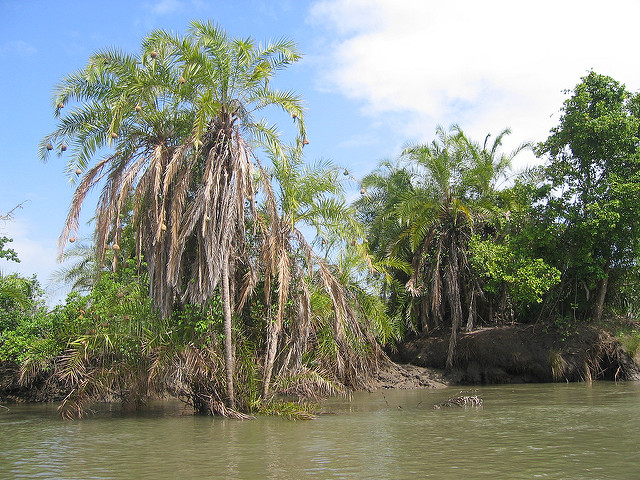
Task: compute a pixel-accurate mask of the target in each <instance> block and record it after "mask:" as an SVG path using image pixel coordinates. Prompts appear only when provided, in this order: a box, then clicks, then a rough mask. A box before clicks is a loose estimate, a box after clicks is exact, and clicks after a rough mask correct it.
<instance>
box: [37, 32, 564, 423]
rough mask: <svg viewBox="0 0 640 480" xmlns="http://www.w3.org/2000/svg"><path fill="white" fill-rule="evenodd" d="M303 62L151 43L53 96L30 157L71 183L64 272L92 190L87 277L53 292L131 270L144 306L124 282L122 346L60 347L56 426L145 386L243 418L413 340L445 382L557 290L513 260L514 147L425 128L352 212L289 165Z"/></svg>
mask: <svg viewBox="0 0 640 480" xmlns="http://www.w3.org/2000/svg"><path fill="white" fill-rule="evenodd" d="M299 58H300V54H299V53H298V51H297V49H296V46H295V44H294V43H293V42H291V41H288V40H279V41H277V42H274V43H270V44H267V45H265V46H262V45H257V44H256V43H255V42H254V41H253V40H252V39H235V38H230V37H229V36H228V35H227V34H226V33H225V32H224V31H223V30H222V29H221V28H220V27H218V26H216V25H214V24H211V23H202V22H193V23H192V25H191V28H190V29H189V31H188V32H187V34H185V35H184V36H177V35H173V34H170V33H167V32H165V31H162V30H158V31H154V32H152V33H150V34H149V35H148V36H147V37H146V38H145V39H144V41H143V42H142V48H141V51H140V53H139V54H138V55H130V54H127V53H124V52H121V51H118V50H114V49H112V50H103V51H100V52H98V53H96V54H95V55H93V56H92V57H91V58H90V59H89V63H88V64H87V65H86V67H84V68H83V69H81V70H79V71H77V72H75V73H73V74H71V75H69V76H67V77H66V78H64V79H63V80H62V82H61V83H60V85H58V87H57V89H56V93H55V98H54V111H55V114H56V115H57V116H58V123H57V127H56V129H55V130H54V131H53V132H52V133H51V134H50V135H48V136H46V137H45V138H44V139H43V140H42V142H41V145H40V149H41V152H42V158H43V159H47V158H48V157H49V156H50V155H51V152H57V153H58V154H59V155H64V156H65V158H66V159H67V173H68V175H69V176H70V177H71V178H72V179H73V180H74V181H76V182H77V188H76V191H75V194H74V196H73V199H72V202H71V206H70V208H69V213H68V217H67V221H66V224H65V227H64V229H63V232H62V235H61V237H60V240H59V248H60V255H61V256H63V255H69V252H67V253H66V254H65V252H64V249H65V246H67V244H68V243H69V242H71V243H73V242H75V241H76V240H77V236H78V222H79V216H80V210H81V207H82V205H83V203H84V202H85V200H86V198H87V195H88V194H89V192H90V191H91V190H92V189H94V188H97V187H100V189H101V190H100V194H99V199H98V204H97V209H96V212H95V217H94V219H93V222H94V224H95V231H94V234H93V238H92V244H91V246H89V247H88V246H87V245H85V244H83V243H81V242H78V243H77V244H75V247H74V248H72V249H71V252H72V253H73V252H75V253H78V252H80V253H82V255H81V256H80V257H81V259H84V260H83V262H85V263H81V264H78V266H79V267H80V268H77V269H72V270H69V271H67V272H66V276H67V278H69V279H72V280H73V281H74V282H75V284H76V286H77V287H78V288H85V289H92V288H95V286H96V285H97V284H99V283H100V281H101V280H100V279H101V278H103V275H104V274H105V272H118V271H119V270H120V271H122V268H123V266H129V267H131V266H132V265H133V266H135V270H136V271H137V273H136V274H135V282H137V283H140V284H141V285H145V286H146V287H145V288H148V298H149V299H150V304H149V305H147V303H145V301H144V297H145V292H142V291H141V290H140V289H139V288H137V287H136V289H134V290H135V298H134V299H133V300H132V301H131V302H130V305H129V306H128V307H127V306H126V305H124V304H123V300H122V297H123V296H124V297H125V298H126V294H123V293H122V292H123V291H124V290H127V288H126V281H125V283H122V282H123V278H125V277H126V275H125V277H123V276H120V277H119V278H118V279H117V282H116V284H113V283H112V284H109V285H110V287H109V288H110V290H109V291H110V292H112V293H111V294H110V295H111V297H109V298H113V300H110V301H113V302H115V304H118V305H120V304H123V305H124V306H122V307H117V308H116V307H114V311H113V312H108V313H104V314H102V315H103V316H104V315H107V316H108V318H109V320H108V321H106V322H102V320H101V324H103V325H107V326H108V328H112V327H109V325H111V326H113V325H119V327H118V328H121V330H119V331H118V333H117V335H114V334H113V332H111V333H110V334H107V333H105V332H104V331H103V332H101V331H100V330H99V329H98V328H91V329H90V331H89V332H84V333H83V334H82V335H81V337H79V338H77V339H76V340H75V341H70V342H69V349H68V350H67V351H66V353H65V354H64V355H63V356H62V357H61V361H60V362H58V363H59V365H61V367H60V371H61V372H62V374H61V375H62V376H63V377H64V379H66V380H68V381H69V382H70V383H71V384H72V385H73V386H74V388H75V390H74V391H73V392H72V394H70V396H69V397H68V402H67V404H68V405H67V407H68V410H69V411H73V412H78V413H79V412H81V406H82V405H81V403H82V402H84V401H85V400H88V399H89V398H90V397H91V395H94V396H95V395H97V393H98V392H100V391H103V390H104V389H102V390H101V389H100V388H99V387H100V385H102V386H105V388H106V389H108V390H113V389H114V388H115V387H114V385H119V386H118V388H119V389H120V390H121V391H122V392H124V393H122V395H124V396H127V398H129V397H131V392H133V391H142V392H148V391H149V386H150V385H154V388H153V389H152V390H155V391H158V392H161V391H162V390H163V389H164V390H167V391H171V392H173V393H177V394H179V395H182V396H187V397H189V398H190V401H191V403H192V404H193V405H194V407H196V408H197V409H198V410H200V411H203V412H209V413H214V414H222V415H231V416H240V415H241V414H240V413H239V412H240V411H250V410H251V409H252V408H253V407H254V406H255V405H256V404H263V405H264V404H265V402H267V401H268V400H269V399H271V398H273V396H274V394H275V393H279V392H280V393H282V392H285V393H295V394H307V395H309V394H314V392H318V391H324V392H334V391H337V390H338V389H339V388H340V385H347V386H363V385H364V384H366V383H367V381H368V379H369V378H370V376H371V373H372V372H373V371H375V368H376V364H377V362H378V361H379V359H380V358H381V356H382V353H381V352H382V351H381V348H380V344H384V343H387V342H389V341H393V340H400V339H401V338H402V337H403V335H404V334H405V333H406V332H407V331H408V330H412V331H415V332H420V333H422V332H429V331H432V330H437V329H444V328H447V329H449V332H450V337H449V338H450V340H449V350H448V358H447V366H449V367H451V366H452V365H453V363H454V353H455V347H456V341H457V334H458V331H459V330H460V329H461V328H462V327H463V326H465V325H466V328H467V329H469V330H470V329H472V328H474V326H475V325H477V324H478V323H482V322H485V323H487V322H492V321H494V320H496V319H500V318H501V319H504V318H506V317H508V316H509V315H510V312H511V315H513V313H512V310H513V299H514V298H516V297H517V292H518V291H524V292H528V293H527V295H528V296H527V295H524V294H523V298H525V297H526V298H525V300H527V301H539V297H540V295H541V294H542V293H543V291H545V289H548V288H549V286H550V285H552V284H553V283H554V282H556V281H557V279H556V276H555V274H554V272H553V271H552V269H551V268H550V267H548V266H546V265H545V264H544V262H542V261H541V260H540V259H536V258H533V257H531V258H530V257H529V256H528V255H527V254H526V253H525V254H522V255H515V254H514V251H515V250H516V248H515V247H514V245H511V244H510V243H509V242H510V240H509V238H510V232H512V231H513V229H514V228H516V226H515V225H516V224H515V223H514V222H513V220H514V219H515V218H516V217H517V216H518V212H520V211H522V210H526V208H528V207H529V206H530V204H529V203H527V202H528V199H524V200H523V198H519V197H518V195H516V194H514V191H515V190H514V188H511V187H510V188H503V187H504V185H503V184H502V183H503V182H507V181H508V180H509V175H510V167H511V162H512V160H513V158H514V156H515V155H517V154H518V153H520V152H521V151H522V150H523V149H525V148H527V147H528V145H521V146H520V147H518V148H517V149H515V150H514V151H513V152H510V153H508V154H505V153H503V152H502V150H501V147H502V142H503V139H504V136H505V135H507V134H509V130H504V131H503V132H501V133H500V134H499V135H498V136H497V137H495V138H492V137H491V136H490V135H488V136H487V137H486V138H485V140H484V142H483V143H477V142H474V141H472V140H471V139H469V138H468V137H467V136H466V135H465V134H464V133H463V132H462V130H461V129H459V128H458V127H452V128H451V129H450V130H449V131H446V130H444V129H443V128H439V129H438V131H437V138H436V140H434V141H433V142H432V143H430V144H419V145H413V146H410V147H407V148H406V149H405V150H404V151H403V152H402V154H401V155H400V157H399V158H398V161H397V162H396V163H390V162H385V163H382V164H381V165H380V166H379V167H378V169H377V170H376V171H374V172H373V173H372V174H370V175H368V176H366V177H365V178H364V179H363V180H362V185H361V187H362V190H361V193H362V196H361V198H360V199H359V200H358V201H356V202H355V203H354V204H353V205H349V204H347V203H346V201H345V185H344V182H345V180H344V179H345V178H347V177H348V175H347V176H344V175H341V173H343V171H342V170H341V169H340V168H338V167H337V166H336V165H334V164H332V163H331V162H326V161H325V162H317V163H316V164H311V163H309V162H308V161H306V160H305V159H304V158H303V148H304V146H305V145H306V144H308V140H307V138H306V130H305V122H304V109H303V106H302V101H301V99H300V97H298V96H297V95H296V94H295V93H293V92H290V91H280V90H276V89H274V88H273V87H272V79H273V77H274V76H275V74H276V73H277V72H278V71H280V70H282V69H284V68H286V67H288V66H289V65H291V64H293V63H295V62H296V61H297V60H298V59H299ZM268 110H275V111H276V112H277V111H280V112H284V113H285V114H286V115H287V116H288V117H289V118H290V119H291V120H292V122H293V125H294V126H295V132H296V133H295V138H294V139H293V141H291V142H289V143H285V142H283V141H282V137H281V135H280V133H279V131H278V130H277V128H276V126H275V125H272V124H270V123H268V122H267V121H265V120H264V119H263V118H262V117H261V116H260V115H262V113H263V112H264V113H266V112H267V111H268ZM507 183H508V182H507ZM516 184H517V182H516ZM510 185H512V186H513V185H514V183H513V182H512V183H511V184H510ZM512 216H513V217H514V218H513V219H512ZM88 248H89V249H91V250H92V252H93V253H92V255H91V256H90V260H89V262H88V263H87V262H86V259H87V258H88V256H87V254H86V252H87V249H88ZM81 250H82V251H81ZM83 252H84V253H83ZM516 257H517V258H516ZM541 262H542V263H541ZM88 265H89V266H90V268H89V269H87V266H88ZM87 271H89V272H90V274H89V275H86V272H87ZM82 272H85V273H84V274H83V273H82ZM141 272H143V273H141ZM131 278H133V277H131ZM131 278H129V280H127V281H131ZM538 278H546V279H548V280H546V281H545V282H546V283H544V284H539V282H538V283H535V282H534V280H537V279H538ZM118 282H119V283H118ZM492 282H493V283H492ZM114 285H116V286H115V287H114ZM123 285H124V286H123ZM531 285H533V286H531ZM101 288H102V287H101ZM518 289H520V290H518ZM114 292H115V293H114ZM95 298H96V299H97V298H98V297H95ZM132 298H133V297H132ZM100 302H101V300H100V301H99V300H95V304H96V305H98V304H100ZM89 303H91V302H89ZM125 303H126V302H125ZM131 305H137V306H138V307H136V308H138V309H139V310H140V311H142V312H143V313H144V314H143V315H142V316H138V317H136V314H135V309H133V310H132V307H131ZM148 307H149V308H148ZM83 308H84V307H83ZM87 308H89V307H87ZM118 308H121V310H122V311H121V312H120V310H118ZM95 310H96V308H94V309H93V310H92V311H95ZM83 311H84V310H83ZM114 312H116V313H114ZM117 312H120V313H117ZM101 318H102V317H101ZM115 318H118V319H119V320H118V321H115ZM136 322H137V323H136ZM134 324H135V325H137V326H136V327H135V328H133V327H132V325H134ZM185 324H186V327H185ZM122 328H124V329H125V330H124V331H127V332H134V333H136V334H138V333H139V337H138V338H139V341H138V344H139V348H138V352H137V353H136V354H135V355H134V354H133V353H132V350H131V344H132V343H131V342H129V343H128V344H127V347H126V349H121V350H122V351H121V352H120V353H119V354H118V355H114V350H117V349H116V348H115V347H114V342H116V343H117V341H116V340H114V339H118V338H125V337H126V335H123V330H122ZM176 332H182V333H179V334H178V333H176ZM184 332H190V333H189V334H188V335H187V334H185V333H184ZM98 337H99V339H98ZM105 339H108V340H105ZM134 343H135V342H134ZM90 345H94V346H96V347H95V348H94V350H93V352H92V351H91V349H90V348H89V347H88V346H90ZM122 352H125V353H122ZM239 352H240V353H239ZM114 361H117V362H120V363H121V364H123V365H127V367H126V368H125V369H124V370H123V369H120V370H119V369H118V368H113V367H112V366H111V365H110V364H109V362H112V363H113V362H114ZM91 372H93V373H91ZM114 375H115V376H119V377H118V378H120V379H122V378H127V379H128V380H127V381H125V382H122V381H121V380H116V379H115V378H116V377H115V376H114ZM160 379H161V380H162V381H160ZM172 382H173V383H172ZM132 385H137V386H138V387H136V388H133V387H132ZM141 385H146V386H147V387H145V388H142V387H140V386H141ZM238 385H239V387H238ZM236 387H238V388H236ZM238 389H239V390H240V393H239V394H238ZM74 392H75V393H74ZM87 392H93V393H92V394H91V395H89V394H87Z"/></svg>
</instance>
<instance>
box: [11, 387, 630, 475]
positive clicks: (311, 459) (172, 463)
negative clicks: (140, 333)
mask: <svg viewBox="0 0 640 480" xmlns="http://www.w3.org/2000/svg"><path fill="white" fill-rule="evenodd" d="M460 390H461V388H460V387H449V388H446V389H442V390H404V391H403V390H386V391H379V392H374V393H363V392H358V393H355V394H354V395H353V396H352V397H351V398H350V399H344V398H343V399H335V398H334V399H330V400H328V401H326V402H325V403H323V412H325V413H326V414H323V415H319V416H318V418H316V419H315V420H308V421H290V420H286V419H283V418H276V417H262V418H258V419H256V420H249V421H234V420H226V419H221V418H211V417H194V416H188V415H186V416H185V415H183V414H182V413H183V412H182V408H181V406H180V405H179V404H177V403H171V402H164V403H158V404H154V405H152V406H151V407H150V408H149V409H148V410H147V411H145V412H144V413H138V414H123V413H120V412H118V411H117V409H110V408H109V407H107V406H101V407H98V408H97V411H96V413H95V414H94V415H92V416H90V417H88V418H86V419H83V420H74V421H63V420H61V419H60V418H59V417H58V416H57V414H56V411H55V406H53V405H7V406H6V407H8V410H7V409H6V408H5V407H0V478H2V479H5V478H6V479H9V478H11V479H22V478H25V479H26V478H28V479H37V478H45V479H173V478H175V479H180V480H185V479H206V478H220V479H223V478H224V479H274V480H275V479H304V478H315V479H394V480H399V479H411V480H414V479H420V478H434V479H465V480H472V479H534V478H549V479H554V480H555V479H617V480H620V479H634V478H640V383H609V382H596V383H594V384H592V385H590V384H585V383H582V384H532V385H515V386H514V385H508V386H482V387H473V388H470V389H467V391H468V392H475V393H477V394H479V395H480V396H481V397H482V398H483V400H484V405H483V407H481V408H467V409H462V408H443V409H441V410H436V409H433V405H434V404H435V403H439V402H442V401H444V400H446V399H447V398H449V397H450V396H453V395H455V394H457V393H458V392H460Z"/></svg>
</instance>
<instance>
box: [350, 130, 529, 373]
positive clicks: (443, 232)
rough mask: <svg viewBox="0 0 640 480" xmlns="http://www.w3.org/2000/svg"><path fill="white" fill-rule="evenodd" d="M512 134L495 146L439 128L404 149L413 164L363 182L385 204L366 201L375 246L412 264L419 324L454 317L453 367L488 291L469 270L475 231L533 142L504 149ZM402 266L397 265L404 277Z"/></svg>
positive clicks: (409, 282) (397, 260)
mask: <svg viewBox="0 0 640 480" xmlns="http://www.w3.org/2000/svg"><path fill="white" fill-rule="evenodd" d="M508 133H509V131H508V130H505V131H503V132H501V133H500V135H498V136H497V137H496V138H495V140H494V141H493V142H492V143H490V142H489V138H490V136H487V137H486V139H485V142H484V144H483V145H480V144H478V143H476V142H473V141H471V140H470V139H469V138H468V137H466V135H464V133H463V132H462V131H461V130H460V129H459V128H458V127H453V128H452V129H451V131H450V132H446V131H445V130H444V129H442V128H439V129H438V131H437V135H438V139H437V140H434V141H433V142H432V143H430V144H420V145H415V146H412V147H409V148H407V149H405V151H404V152H403V155H402V160H403V161H404V162H405V163H406V164H407V165H408V167H409V169H392V170H391V171H390V173H389V175H387V176H386V177H381V176H380V175H378V174H377V175H374V176H372V177H367V178H365V179H364V180H363V185H365V186H366V187H368V188H371V187H373V188H374V192H373V193H370V194H369V195H371V198H374V199H375V203H377V204H379V205H376V206H374V205H375V203H373V202H372V201H371V200H368V199H365V200H363V201H362V202H361V211H362V212H363V215H364V218H365V220H368V223H369V229H370V230H369V232H371V233H370V237H371V238H372V241H373V242H374V244H375V246H376V251H377V252H379V253H381V252H383V251H385V252H386V253H385V254H386V255H388V256H389V257H395V260H394V262H395V263H396V265H398V266H401V265H402V261H403V260H404V261H405V262H407V263H409V264H410V265H411V268H410V269H408V270H407V271H409V272H410V273H409V275H408V279H407V281H406V285H405V287H406V289H407V291H408V292H409V293H410V294H411V295H412V296H413V297H414V298H415V299H417V302H415V304H414V307H413V311H414V312H417V315H416V317H417V318H418V319H419V324H420V328H421V329H423V330H425V331H426V330H428V329H429V328H430V327H434V326H439V325H440V324H441V323H442V322H443V320H444V319H445V318H447V319H448V320H449V321H450V324H451V336H450V342H449V352H448V358H447V366H448V367H451V366H452V364H453V354H454V350H455V345H456V339H457V331H458V329H459V327H460V326H461V325H462V323H463V317H464V315H465V314H466V316H467V325H468V326H469V328H472V327H473V324H474V323H475V317H476V316H477V306H476V301H477V297H478V296H479V295H481V294H482V289H481V286H480V284H479V282H478V278H475V277H474V276H473V275H472V274H471V271H470V263H469V257H468V254H469V242H470V240H471V235H472V233H473V231H474V229H478V227H479V226H481V225H482V224H483V223H487V222H488V221H489V220H490V217H491V214H492V210H494V211H495V210H498V209H499V206H498V205H497V204H496V195H497V194H496V192H497V188H496V185H497V184H498V181H499V180H500V179H501V178H504V176H505V175H506V173H507V171H508V168H509V167H510V164H511V160H512V158H513V157H514V156H515V155H517V154H518V153H519V152H520V151H521V150H522V149H524V148H525V147H526V145H523V146H520V147H519V148H517V149H516V150H515V151H513V152H511V153H510V154H503V153H501V151H500V147H501V145H502V139H503V137H504V135H506V134H508ZM387 202H389V203H387ZM362 207H364V208H362ZM376 212H378V213H376ZM385 226H390V227H391V228H390V229H389V231H393V232H395V234H394V235H393V237H389V236H388V234H387V233H379V232H378V231H377V230H378V229H379V228H382V229H383V230H384V229H385ZM372 228H373V230H371V229H372ZM380 240H383V243H384V245H381V244H380ZM398 254H400V255H398ZM407 254H408V255H407ZM402 270H403V269H402V268H400V269H397V270H396V273H400V277H399V278H402V277H403V275H402V273H401V272H402Z"/></svg>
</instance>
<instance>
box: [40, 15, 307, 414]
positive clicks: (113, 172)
mask: <svg viewBox="0 0 640 480" xmlns="http://www.w3.org/2000/svg"><path fill="white" fill-rule="evenodd" d="M299 58H300V55H299V53H298V52H297V49H296V46H295V44H294V43H293V42H291V41H289V40H284V39H283V40H278V41H276V42H274V43H270V44H268V45H266V46H261V45H256V43H255V41H254V40H253V39H250V38H249V39H234V38H230V37H229V36H228V35H227V34H226V33H225V32H224V31H223V30H222V29H221V28H219V27H218V26H216V25H213V24H211V23H209V22H207V23H202V22H193V23H192V24H191V27H190V29H189V31H188V33H187V34H186V35H185V36H182V37H180V36H177V35H173V34H170V33H168V32H166V31H163V30H157V31H154V32H152V33H151V34H149V35H148V36H147V37H146V38H145V39H144V40H143V42H142V49H141V52H140V54H139V55H129V54H126V53H124V52H121V51H118V50H116V49H110V50H103V51H100V52H98V53H96V54H95V55H93V56H92V57H91V58H90V59H89V63H88V64H87V66H86V67H84V68H83V69H81V70H80V71H78V72H75V73H73V74H71V75H69V76H67V77H66V78H64V79H63V80H62V82H61V83H60V85H59V86H58V87H57V89H56V92H55V95H54V108H55V113H56V115H57V116H58V117H59V120H58V125H57V128H56V129H55V130H54V132H53V133H51V134H50V135H48V136H46V137H45V138H44V139H43V140H42V142H41V146H40V149H41V152H42V158H43V159H46V158H47V157H48V154H49V152H50V151H52V150H53V149H54V148H55V149H56V150H57V151H58V152H59V153H60V154H62V153H63V152H64V151H65V150H67V148H70V153H71V155H70V157H69V159H68V161H67V172H68V174H69V175H70V176H71V177H73V178H76V176H77V177H80V178H79V183H78V186H77V188H76V192H75V194H74V197H73V200H72V202H71V206H70V209H69V214H68V217H67V222H66V224H65V227H64V229H63V232H62V234H61V236H60V240H59V247H60V250H61V251H62V249H63V248H64V246H65V244H66V242H67V241H68V240H69V239H70V238H72V237H73V236H74V235H75V232H76V230H77V228H78V218H79V215H80V208H81V206H82V204H83V202H84V200H85V198H86V196H87V193H88V192H89V191H90V190H91V189H92V188H93V187H95V186H97V185H99V184H102V185H103V187H102V191H101V194H100V198H99V201H98V208H97V211H96V220H95V238H96V249H97V253H98V255H97V256H98V258H103V257H104V251H105V250H106V249H107V248H111V249H113V250H118V249H119V248H120V245H119V242H120V241H121V238H122V231H123V223H122V214H123V210H124V209H125V206H126V205H127V202H128V201H129V199H131V198H132V199H133V206H132V210H133V218H132V220H131V221H132V223H133V224H134V225H135V230H136V245H137V251H138V256H139V257H144V260H145V261H146V263H147V265H148V269H149V278H150V294H151V297H152V299H153V302H154V305H155V306H156V308H157V309H158V311H159V312H160V314H161V315H162V316H163V317H167V316H168V315H170V314H171V312H172V310H173V309H174V307H175V306H176V305H179V304H181V303H184V302H192V303H204V302H206V301H207V300H208V299H210V298H212V297H213V296H214V295H215V294H216V292H217V291H218V288H220V291H221V296H222V299H223V305H224V330H225V359H226V372H227V373H226V375H227V401H228V404H229V406H230V407H231V408H233V406H234V404H235V400H234V391H233V371H234V357H233V345H232V337H231V335H232V331H231V315H232V309H233V305H231V294H230V285H229V281H230V276H231V270H232V269H233V268H234V267H233V266H234V262H236V260H237V259H238V258H241V257H242V254H243V248H244V247H243V245H244V242H245V232H244V229H245V224H246V219H247V217H248V216H249V215H251V214H252V208H253V207H252V206H253V203H254V195H255V191H256V186H255V185H254V175H253V173H254V163H255V161H256V158H255V155H254V153H255V152H256V149H257V148H259V145H261V144H262V145H268V147H269V149H270V150H272V151H276V152H279V151H281V146H280V140H279V137H278V133H277V130H276V128H275V127H274V126H272V125H269V124H268V123H267V122H266V121H265V120H262V119H260V118H258V117H257V115H258V114H259V113H260V112H261V111H262V110H264V109H265V108H267V107H276V108H277V109H280V110H283V111H285V112H287V113H288V114H289V115H291V116H292V117H293V119H294V122H295V124H296V125H297V127H298V133H299V139H298V142H299V144H302V140H303V138H304V135H305V129H304V120H303V111H302V106H301V101H300V99H299V98H298V97H297V96H296V95H295V94H293V93H292V92H288V91H278V90H274V89H273V88H272V86H271V83H270V80H271V79H272V77H273V76H274V75H275V74H276V73H277V72H278V71H279V70H282V69H283V68H286V67H287V66H289V65H291V64H292V63H294V62H296V61H297V60H298V59H299ZM63 109H64V110H63ZM69 110H70V111H69ZM63 112H65V113H64V114H63ZM66 112H69V113H66ZM247 208H249V210H248V209H247Z"/></svg>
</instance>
